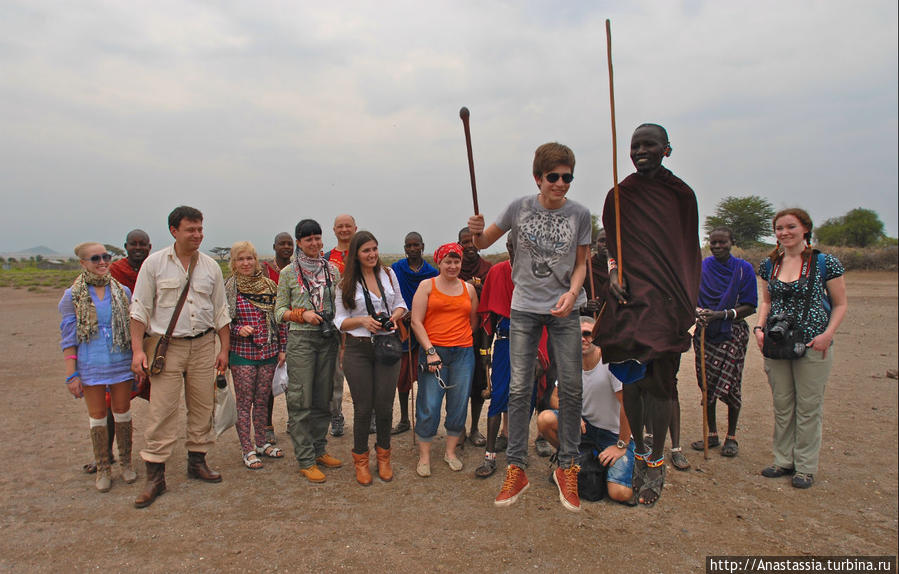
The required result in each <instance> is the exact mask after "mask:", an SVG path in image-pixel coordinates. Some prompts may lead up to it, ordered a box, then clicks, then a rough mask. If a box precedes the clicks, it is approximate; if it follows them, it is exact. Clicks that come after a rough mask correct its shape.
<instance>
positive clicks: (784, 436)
mask: <svg viewBox="0 0 899 574" xmlns="http://www.w3.org/2000/svg"><path fill="white" fill-rule="evenodd" d="M774 235H775V237H776V238H777V247H776V248H775V249H774V251H772V252H771V254H770V255H769V256H768V258H767V259H765V260H764V261H763V262H762V264H761V265H760V266H759V277H760V278H761V280H762V281H764V282H765V283H764V284H763V285H762V287H763V289H762V301H761V304H760V305H759V322H758V325H756V326H755V327H753V334H754V335H755V338H756V343H758V346H759V349H762V347H763V345H764V342H765V332H764V326H765V324H766V322H767V320H768V317H769V316H774V315H787V316H790V317H792V318H794V320H795V321H797V323H798V328H799V329H801V330H802V334H803V339H804V341H805V343H806V346H807V349H806V352H805V354H804V355H803V356H802V357H800V358H798V359H769V358H767V357H766V358H765V372H766V373H767V374H768V383H769V384H770V385H771V392H772V395H773V397H774V439H773V448H774V463H773V464H772V465H771V466H769V467H767V468H765V469H764V470H762V475H763V476H765V477H768V478H776V477H779V476H785V475H793V479H792V482H793V486H795V487H796V488H809V487H810V486H812V484H813V483H814V480H815V474H816V473H817V472H818V451H819V450H820V449H821V403H822V401H823V399H824V387H825V386H826V384H827V378H828V377H829V376H830V368H831V365H832V364H833V349H832V348H831V345H832V344H833V336H834V333H835V332H836V330H837V328H838V327H839V326H840V323H841V322H842V320H843V317H845V316H846V308H847V302H846V284H845V282H844V280H843V266H842V265H841V264H840V262H839V260H838V259H837V258H836V257H834V256H833V255H827V254H821V253H819V252H818V251H817V250H813V249H812V248H811V237H812V220H811V218H810V217H809V215H808V213H806V212H805V211H803V210H802V209H797V208H791V209H785V210H783V211H780V212H778V213H777V215H775V216H774ZM806 302H807V303H806Z"/></svg>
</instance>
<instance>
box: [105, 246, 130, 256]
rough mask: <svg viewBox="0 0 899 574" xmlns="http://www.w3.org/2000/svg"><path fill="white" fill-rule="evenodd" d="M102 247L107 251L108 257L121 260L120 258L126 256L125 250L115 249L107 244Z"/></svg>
mask: <svg viewBox="0 0 899 574" xmlns="http://www.w3.org/2000/svg"><path fill="white" fill-rule="evenodd" d="M103 247H105V248H106V251H108V252H109V253H110V255H112V256H114V257H116V258H117V259H121V258H122V257H125V256H126V255H127V253H125V250H124V249H122V248H121V247H116V246H115V245H110V244H109V243H104V244H103Z"/></svg>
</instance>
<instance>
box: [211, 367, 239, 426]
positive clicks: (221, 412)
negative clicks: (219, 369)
mask: <svg viewBox="0 0 899 574" xmlns="http://www.w3.org/2000/svg"><path fill="white" fill-rule="evenodd" d="M225 380H226V381H228V384H227V385H226V386H225V388H223V389H220V388H219V387H218V385H216V387H215V409H214V410H213V411H212V426H213V428H214V429H215V436H216V437H220V436H222V433H223V432H225V431H226V430H228V429H229V428H231V427H233V426H234V425H235V424H237V402H236V401H235V400H234V393H232V392H231V385H233V383H232V382H231V370H230V369H229V370H228V371H227V372H226V373H225Z"/></svg>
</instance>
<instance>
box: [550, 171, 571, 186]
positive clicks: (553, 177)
mask: <svg viewBox="0 0 899 574" xmlns="http://www.w3.org/2000/svg"><path fill="white" fill-rule="evenodd" d="M543 177H545V178H546V181H548V182H550V183H556V182H557V181H559V178H560V177H561V178H562V181H563V182H564V183H571V182H572V181H573V180H574V174H573V173H556V172H554V171H551V172H549V173H548V174H546V175H545V176H543Z"/></svg>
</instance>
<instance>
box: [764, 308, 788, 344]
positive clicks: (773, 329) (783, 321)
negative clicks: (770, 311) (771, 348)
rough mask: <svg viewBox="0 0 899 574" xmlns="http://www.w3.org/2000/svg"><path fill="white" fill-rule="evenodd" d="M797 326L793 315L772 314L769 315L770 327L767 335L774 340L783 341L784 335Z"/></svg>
mask: <svg viewBox="0 0 899 574" xmlns="http://www.w3.org/2000/svg"><path fill="white" fill-rule="evenodd" d="M794 327H795V321H793V317H792V316H790V315H786V314H780V315H771V316H770V317H768V329H767V332H766V333H765V336H767V337H771V339H772V340H773V341H783V339H784V337H785V336H786V335H787V333H789V332H790V331H792V330H793V329H794Z"/></svg>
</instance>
